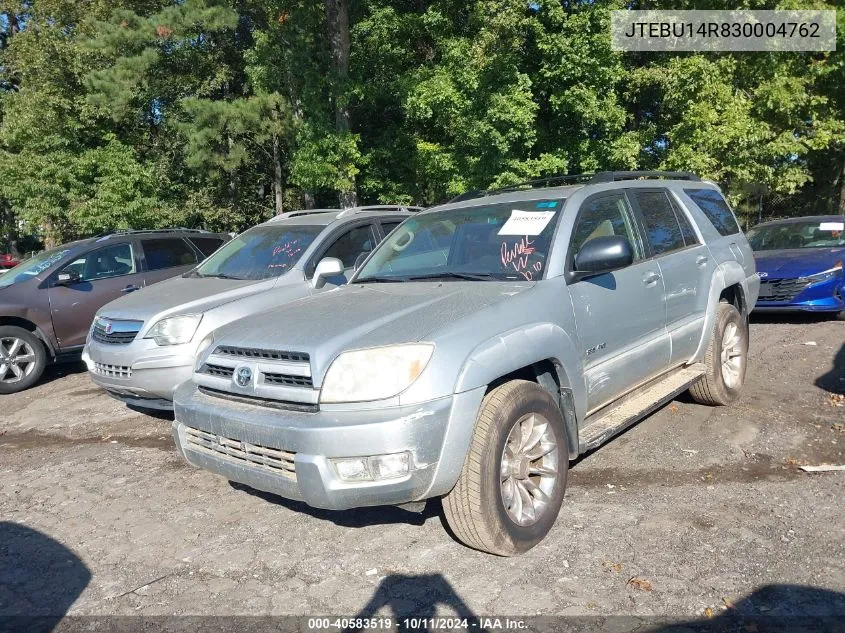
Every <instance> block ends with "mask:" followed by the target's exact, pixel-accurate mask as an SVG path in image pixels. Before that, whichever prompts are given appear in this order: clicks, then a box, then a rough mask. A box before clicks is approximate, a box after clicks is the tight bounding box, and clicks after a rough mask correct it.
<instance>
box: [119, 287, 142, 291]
mask: <svg viewBox="0 0 845 633" xmlns="http://www.w3.org/2000/svg"><path fill="white" fill-rule="evenodd" d="M136 290H140V288H139V287H138V286H135V285H129V286H126V288H124V289H123V290H121V292H135V291H136Z"/></svg>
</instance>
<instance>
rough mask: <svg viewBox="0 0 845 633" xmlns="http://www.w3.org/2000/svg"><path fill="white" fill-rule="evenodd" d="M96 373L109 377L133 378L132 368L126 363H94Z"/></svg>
mask: <svg viewBox="0 0 845 633" xmlns="http://www.w3.org/2000/svg"><path fill="white" fill-rule="evenodd" d="M94 373H95V374H97V375H98V376H105V377H107V378H132V368H131V367H127V366H126V365H107V364H106V363H97V362H95V363H94Z"/></svg>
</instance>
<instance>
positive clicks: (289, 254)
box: [267, 239, 302, 268]
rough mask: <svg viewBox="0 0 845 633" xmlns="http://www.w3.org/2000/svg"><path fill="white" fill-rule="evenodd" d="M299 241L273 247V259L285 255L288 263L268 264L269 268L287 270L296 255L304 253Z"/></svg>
mask: <svg viewBox="0 0 845 633" xmlns="http://www.w3.org/2000/svg"><path fill="white" fill-rule="evenodd" d="M298 244H299V240H298V239H297V240H291V241H289V242H285V243H284V244H280V245H278V246H274V247H273V257H278V256H279V255H283V256H284V257H285V258H286V259H287V260H288V261H287V262H282V263H279V264H275V263H274V264H268V265H267V268H285V267H287V266H288V264H289V263H290V261H289V260H292V259H293V258H294V257H295V256H296V255H298V254H299V253H301V252H302V248H301V247H299V246H298Z"/></svg>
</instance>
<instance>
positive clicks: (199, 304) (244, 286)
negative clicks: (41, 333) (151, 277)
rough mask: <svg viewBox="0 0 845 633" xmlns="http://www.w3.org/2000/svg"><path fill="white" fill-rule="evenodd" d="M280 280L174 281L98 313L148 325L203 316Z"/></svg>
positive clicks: (116, 303) (151, 288) (143, 291)
mask: <svg viewBox="0 0 845 633" xmlns="http://www.w3.org/2000/svg"><path fill="white" fill-rule="evenodd" d="M277 281H278V278H275V277H274V278H272V279H263V280H259V281H256V280H252V279H248V280H241V279H216V278H213V277H205V278H202V277H174V278H172V279H167V280H165V281H161V282H159V283H157V284H153V285H151V286H147V287H146V288H143V289H141V290H138V291H137V292H133V293H131V294H128V295H126V296H125V297H121V298H120V299H116V300H114V301H112V302H111V303H107V304H106V305H105V306H103V307H102V308H100V310H99V311H98V312H97V314H98V315H99V316H108V317H111V318H113V319H132V320H136V321H147V320H149V319H150V318H152V317H157V318H161V317H163V316H169V315H170V314H177V313H178V314H199V313H201V312H205V311H206V310H210V309H212V308H216V307H218V306H220V305H223V304H224V303H229V302H230V301H235V300H237V299H240V298H242V297H246V296H249V295H252V294H255V293H257V292H261V291H263V290H269V289H270V288H272V287H273V286H274V285H275V284H276V282H277Z"/></svg>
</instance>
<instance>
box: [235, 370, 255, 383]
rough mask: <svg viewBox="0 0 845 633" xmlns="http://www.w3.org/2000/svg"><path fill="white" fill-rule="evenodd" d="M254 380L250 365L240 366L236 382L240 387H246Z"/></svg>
mask: <svg viewBox="0 0 845 633" xmlns="http://www.w3.org/2000/svg"><path fill="white" fill-rule="evenodd" d="M251 382H252V370H251V369H250V368H249V367H239V368H238V370H237V371H236V372H235V383H237V385H238V387H246V386H247V385H249V383H251Z"/></svg>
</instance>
